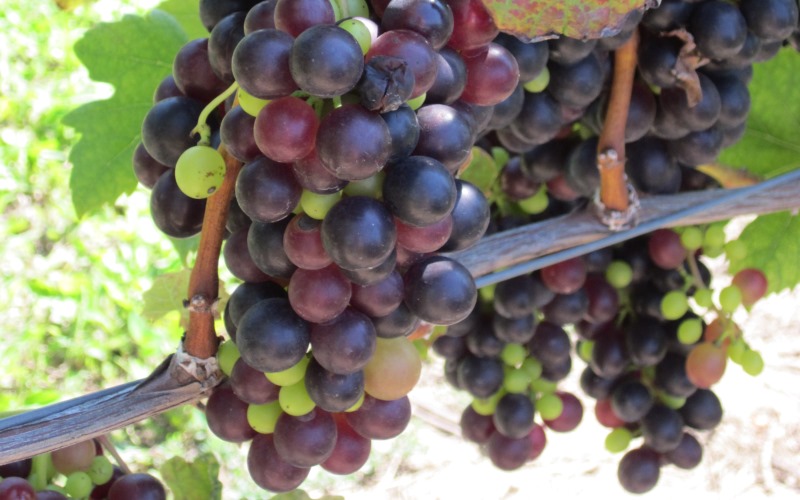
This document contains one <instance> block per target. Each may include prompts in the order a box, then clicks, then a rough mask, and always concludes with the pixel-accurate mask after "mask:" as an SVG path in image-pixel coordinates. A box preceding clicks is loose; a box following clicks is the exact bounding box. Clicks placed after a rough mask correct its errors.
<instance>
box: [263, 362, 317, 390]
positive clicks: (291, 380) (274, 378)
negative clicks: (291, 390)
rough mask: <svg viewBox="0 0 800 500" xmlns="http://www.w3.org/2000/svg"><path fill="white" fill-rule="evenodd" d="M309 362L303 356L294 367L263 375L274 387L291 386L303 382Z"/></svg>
mask: <svg viewBox="0 0 800 500" xmlns="http://www.w3.org/2000/svg"><path fill="white" fill-rule="evenodd" d="M309 361H310V358H309V357H308V356H303V358H302V359H301V360H300V361H298V362H297V363H295V365H294V366H290V367H289V368H287V369H285V370H283V371H280V372H273V373H265V374H264V375H266V376H267V380H269V381H270V382H272V383H273V384H275V385H280V386H287V385H293V384H296V383H297V382H299V381H301V380H303V377H305V376H306V368H308V363H309Z"/></svg>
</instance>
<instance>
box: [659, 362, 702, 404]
mask: <svg viewBox="0 0 800 500" xmlns="http://www.w3.org/2000/svg"><path fill="white" fill-rule="evenodd" d="M653 382H654V385H655V387H656V388H658V389H661V390H663V391H664V392H666V393H667V394H669V395H670V396H673V397H677V398H687V397H689V396H691V395H692V394H693V393H694V392H695V391H696V390H697V386H695V385H694V384H692V382H691V381H690V380H689V378H688V377H687V376H686V356H683V355H680V354H676V353H668V354H667V355H666V356H665V357H664V359H663V360H661V362H660V363H659V364H658V365H656V376H655V380H654V381H653Z"/></svg>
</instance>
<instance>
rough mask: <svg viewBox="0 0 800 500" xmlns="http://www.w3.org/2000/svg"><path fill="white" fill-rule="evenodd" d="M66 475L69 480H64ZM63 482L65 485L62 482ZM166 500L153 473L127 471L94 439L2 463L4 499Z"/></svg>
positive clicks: (0, 479) (0, 490)
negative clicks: (111, 459)
mask: <svg viewBox="0 0 800 500" xmlns="http://www.w3.org/2000/svg"><path fill="white" fill-rule="evenodd" d="M62 477H66V480H65V481H63V482H62V481H61V478H62ZM59 483H61V484H59ZM68 498H75V499H87V498H88V499H90V500H103V499H108V500H166V498H167V495H166V491H165V490H164V486H163V485H162V484H161V482H159V481H158V479H156V478H154V477H153V476H151V475H149V474H125V473H124V472H123V471H122V469H120V468H119V467H117V466H115V465H112V463H111V462H110V461H109V459H108V458H107V457H106V456H105V455H104V454H103V448H102V447H101V446H100V444H99V443H97V442H96V441H93V440H89V441H82V442H80V443H76V444H73V445H71V446H67V447H66V448H61V449H60V450H56V451H53V452H51V453H45V454H42V455H37V456H35V457H33V458H27V459H25V460H20V461H18V462H12V463H9V464H6V465H0V499H3V500H62V499H63V500H66V499H68Z"/></svg>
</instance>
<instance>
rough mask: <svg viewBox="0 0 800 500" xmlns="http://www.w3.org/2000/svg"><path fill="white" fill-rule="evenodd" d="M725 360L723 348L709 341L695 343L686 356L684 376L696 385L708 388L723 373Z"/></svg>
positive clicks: (726, 357) (726, 358)
mask: <svg viewBox="0 0 800 500" xmlns="http://www.w3.org/2000/svg"><path fill="white" fill-rule="evenodd" d="M727 360H728V356H727V354H726V352H725V349H723V348H722V347H718V346H716V345H715V344H713V343H711V342H703V343H702V344H698V345H696V346H695V347H694V349H692V351H691V352H690V353H689V355H688V356H687V357H686V376H687V377H688V378H689V380H690V381H691V382H692V383H693V384H694V385H696V386H697V387H700V388H701V389H708V388H709V387H711V386H712V385H714V384H716V383H717V382H719V381H720V379H721V378H722V375H723V374H725V365H726V363H727Z"/></svg>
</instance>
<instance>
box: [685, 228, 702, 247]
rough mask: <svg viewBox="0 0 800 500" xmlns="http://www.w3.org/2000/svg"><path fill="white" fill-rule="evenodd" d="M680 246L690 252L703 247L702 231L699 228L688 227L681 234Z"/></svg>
mask: <svg viewBox="0 0 800 500" xmlns="http://www.w3.org/2000/svg"><path fill="white" fill-rule="evenodd" d="M681 244H682V245H683V248H685V249H686V250H689V251H690V252H692V251H694V250H697V249H698V248H700V247H701V246H703V231H701V230H700V228H699V227H696V226H689V227H687V228H685V229H684V230H683V233H682V234H681Z"/></svg>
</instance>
